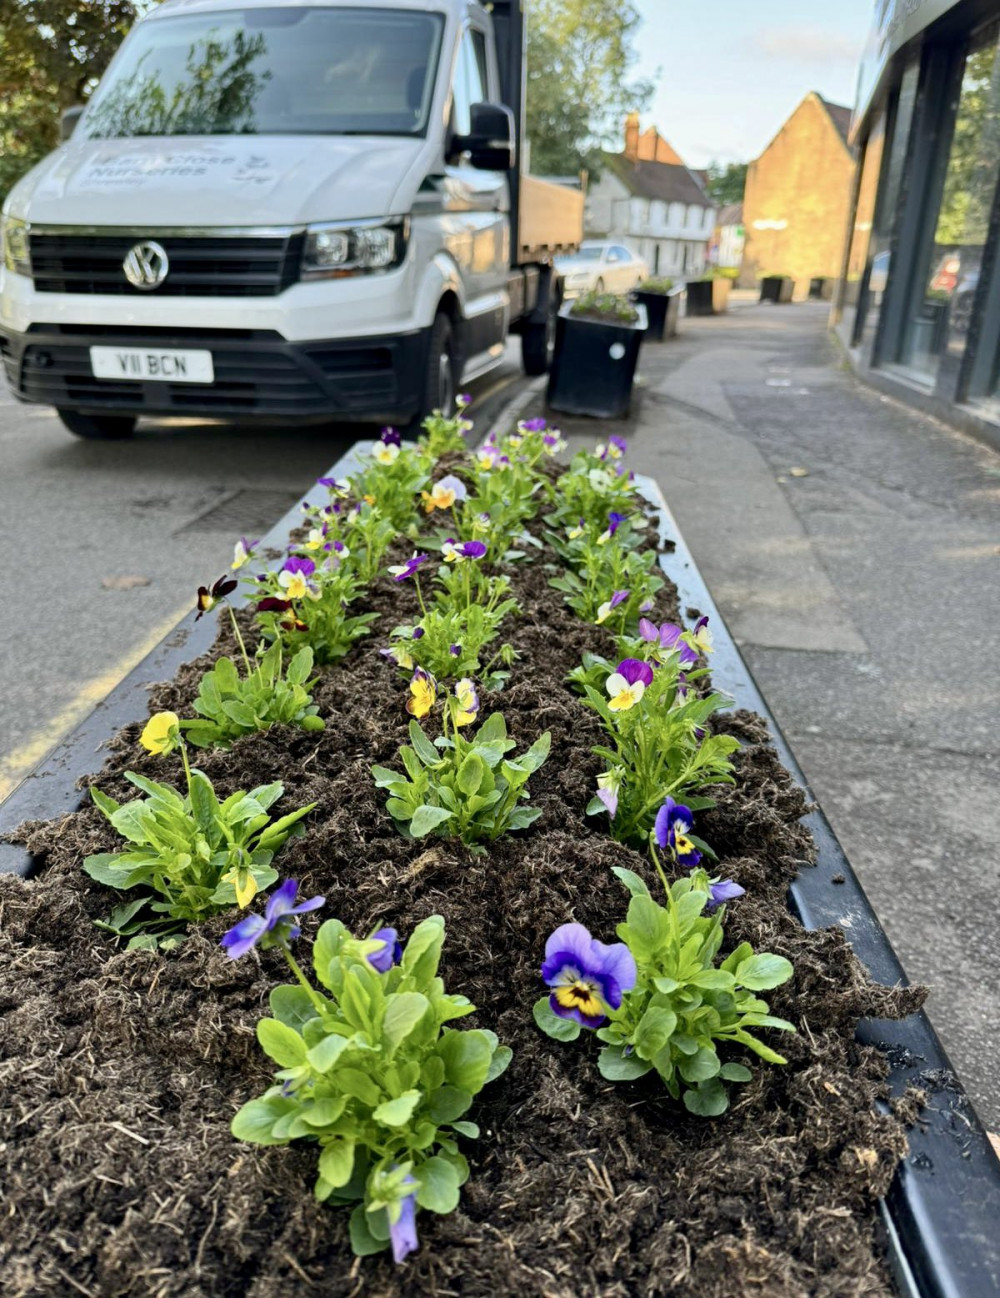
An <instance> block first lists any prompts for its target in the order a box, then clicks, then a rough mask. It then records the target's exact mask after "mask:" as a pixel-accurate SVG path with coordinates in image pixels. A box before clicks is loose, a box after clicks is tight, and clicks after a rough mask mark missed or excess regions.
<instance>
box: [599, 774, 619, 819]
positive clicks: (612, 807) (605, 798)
mask: <svg viewBox="0 0 1000 1298" xmlns="http://www.w3.org/2000/svg"><path fill="white" fill-rule="evenodd" d="M621 783H622V777H621V772H620V771H618V770H615V771H605V772H604V773H603V774H601V775H599V776H598V777H597V797H598V799H599V801H601V802H603V803H604V806H605V807H606V808H607V812H608V819H609V820H614V818H615V816H617V815H618V791H619V789H620V788H621Z"/></svg>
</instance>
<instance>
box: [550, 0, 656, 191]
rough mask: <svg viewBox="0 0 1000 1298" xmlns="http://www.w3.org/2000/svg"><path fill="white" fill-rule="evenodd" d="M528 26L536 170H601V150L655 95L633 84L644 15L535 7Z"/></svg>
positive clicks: (618, 2)
mask: <svg viewBox="0 0 1000 1298" xmlns="http://www.w3.org/2000/svg"><path fill="white" fill-rule="evenodd" d="M527 21H528V69H527V90H526V96H525V97H526V101H527V109H526V123H525V128H526V129H525V133H526V135H527V137H528V139H529V140H530V141H531V169H532V171H534V172H536V173H538V174H540V175H543V174H548V175H571V174H573V173H574V172H577V171H579V170H580V169H581V168H584V167H586V168H587V169H589V170H591V171H595V172H596V171H599V169H600V154H601V150H602V149H603V148H606V147H609V146H612V147H613V146H615V145H616V144H618V142H619V141H620V140H621V136H622V129H623V126H624V122H625V117H626V116H627V114H628V113H630V112H632V111H641V110H642V109H643V108H645V107H646V105H647V104H648V103H649V100H650V97H651V96H652V93H653V83H652V82H651V81H647V80H631V81H630V80H629V73H630V70H631V68H632V66H633V64H634V63H635V61H636V59H637V57H638V56H637V54H636V52H635V49H634V47H633V41H634V38H635V35H636V32H637V30H638V28H639V25H640V23H641V21H642V19H641V18H640V15H639V11H638V9H637V8H636V6H635V5H634V4H633V3H632V0H615V2H614V3H611V2H609V0H532V3H531V4H530V5H529V6H528V15H527ZM619 147H620V146H619Z"/></svg>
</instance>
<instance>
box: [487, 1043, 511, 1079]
mask: <svg viewBox="0 0 1000 1298" xmlns="http://www.w3.org/2000/svg"><path fill="white" fill-rule="evenodd" d="M513 1058H514V1052H513V1050H511V1048H510V1046H497V1047H496V1048H495V1049H494V1051H493V1058H492V1059H491V1060H490V1068H489V1072H488V1073H487V1074H486V1081H485V1082H484V1085H488V1084H489V1083H490V1082H495V1081H496V1079H497V1078H498V1077H501V1076H503V1074H504V1073H505V1072H506V1071H507V1066H508V1064H509V1063H510V1061H511V1060H512V1059H513Z"/></svg>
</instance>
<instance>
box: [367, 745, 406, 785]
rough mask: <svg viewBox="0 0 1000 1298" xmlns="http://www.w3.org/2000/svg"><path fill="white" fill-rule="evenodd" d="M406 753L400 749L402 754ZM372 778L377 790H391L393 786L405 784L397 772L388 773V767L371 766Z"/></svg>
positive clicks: (403, 749)
mask: <svg viewBox="0 0 1000 1298" xmlns="http://www.w3.org/2000/svg"><path fill="white" fill-rule="evenodd" d="M407 751H408V750H407V749H405V748H402V749H400V752H403V753H405V752H407ZM372 778H373V779H374V780H375V787H376V788H377V789H391V788H392V786H393V785H394V784H405V783H406V781H405V780H404V779H403V777H402V775H400V773H399V772H398V771H390V770H389V768H388V766H373V767H372Z"/></svg>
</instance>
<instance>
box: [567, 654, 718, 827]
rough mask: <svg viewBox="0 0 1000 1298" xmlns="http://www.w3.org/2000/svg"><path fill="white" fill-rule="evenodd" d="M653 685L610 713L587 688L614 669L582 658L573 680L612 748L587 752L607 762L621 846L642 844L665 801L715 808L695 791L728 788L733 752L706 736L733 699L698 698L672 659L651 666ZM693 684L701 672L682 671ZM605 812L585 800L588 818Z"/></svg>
mask: <svg viewBox="0 0 1000 1298" xmlns="http://www.w3.org/2000/svg"><path fill="white" fill-rule="evenodd" d="M650 665H651V666H652V667H653V683H652V684H651V685H649V686H647V687H646V689H645V691H644V692H643V695H642V698H641V699H640V700H639V702H638V703H636V704H635V705H634V706H633V707H631V708H629V709H628V710H627V711H613V710H612V709H611V707H610V706H609V705H610V700H609V698H608V696H607V694H606V693H605V692H604V691H603V690H602V689H600V688H597V687H596V686H595V684H593V683H592V682H593V680H594V679H595V676H603V680H605V681H606V680H607V678H608V676H609V675H610V674H611V672H612V671H613V670H614V666H613V664H611V663H609V662H607V661H606V660H605V659H602V658H599V657H597V656H596V655H588V656H587V659H586V661H585V662H584V665H583V670H582V671H580V670H579V669H578V670H577V672H575V673H574V674H573V677H572V679H574V680H575V681H576V682H577V683H578V684H580V685H582V688H583V693H584V701H585V703H586V705H587V706H588V707H589V708H591V709H592V710H593V711H594V712H596V713H597V715H598V716H599V717H600V718H601V720H602V721H603V722H604V727H605V729H606V730H607V732H608V735H609V737H610V740H611V744H610V746H608V745H600V746H599V747H597V748H595V749H594V750H593V751H594V753H596V754H597V756H599V757H603V758H604V760H605V761H606V762H607V763H608V767H609V772H608V773H609V776H610V777H611V778H610V783H611V784H612V786H613V787H614V788H615V789H616V791H617V794H618V811H617V814H616V815H615V817H614V819H613V820H612V821H611V824H610V826H609V829H610V832H611V834H612V835H613V836H614V837H615V838H616V839H618V841H619V842H620V843H634V844H636V845H641V844H643V843H645V842H646V840H647V837H648V834H649V831H650V829H651V828H652V825H653V821H654V819H655V817H656V813H657V811H658V810H659V809H660V807H661V806H662V805H663V802H664V800H665V799H666V798H667V797H672V798H674V799H676V800H677V801H683V802H684V803H686V804H687V806H688V807H689V808H690V809H691V810H692V811H697V810H699V809H700V808H704V807H710V806H713V805H714V804H713V802H712V800H711V798H706V797H700V796H697V791H698V790H700V789H703V788H705V787H706V786H707V785H712V784H732V783H733V782H734V781H733V777H732V770H733V764H732V762H731V761H730V755H731V754H732V753H734V752H736V751H737V750H738V749H739V746H740V745H739V740H737V739H734V738H733V737H732V736H731V735H716V734H710V733H709V732H708V724H709V721H710V718H711V717H712V716H713V715H714V714H715V713H716V712H718V711H719V710H720V709H721V708H724V707H728V706H729V704H730V702H731V700H730V699H728V698H727V697H726V696H725V695H724V694H707V695H704V696H703V695H700V694H699V693H698V692H697V691H696V690H694V689H691V688H689V687H686V686H684V685H683V683H682V682H681V681H680V667H681V665H680V660H679V655H678V654H677V653H670V654H667V655H665V656H664V661H663V662H662V663H651V664H650ZM687 675H688V677H689V680H690V678H691V676H694V677H695V679H697V677H698V676H701V675H704V672H697V673H687ZM606 812H607V808H606V807H605V805H604V803H603V802H601V801H600V799H599V798H596V797H595V798H593V799H591V801H590V803H589V804H588V806H587V814H588V815H601V814H605V813H606Z"/></svg>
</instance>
